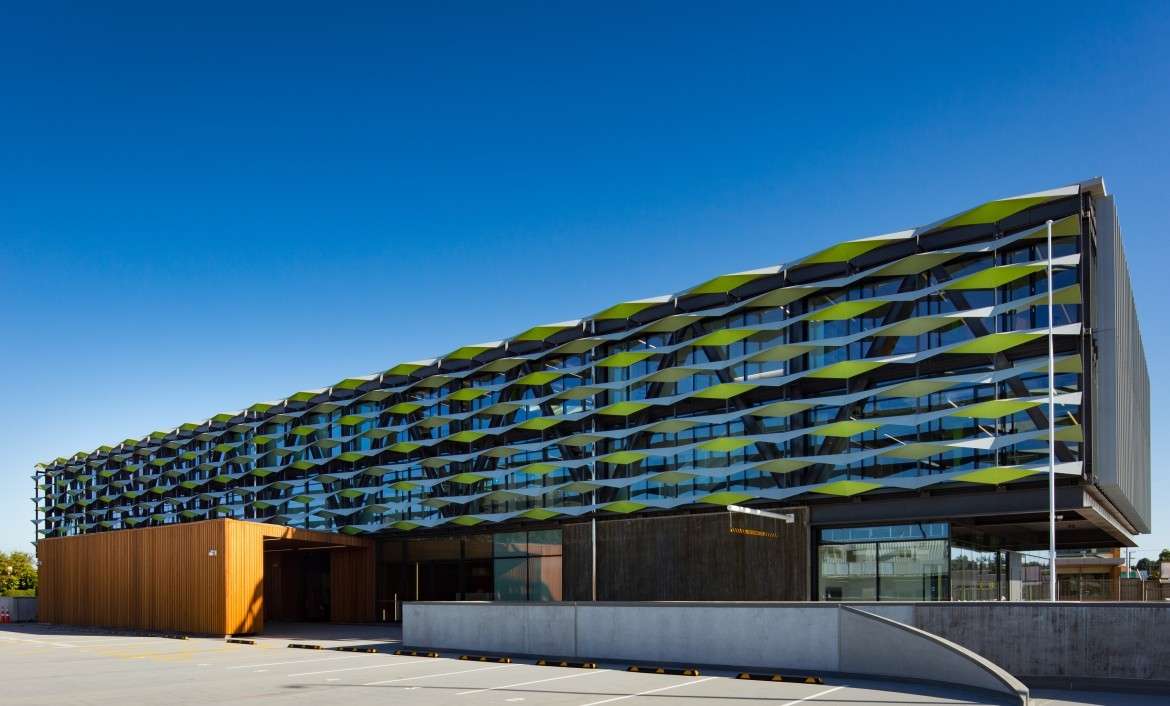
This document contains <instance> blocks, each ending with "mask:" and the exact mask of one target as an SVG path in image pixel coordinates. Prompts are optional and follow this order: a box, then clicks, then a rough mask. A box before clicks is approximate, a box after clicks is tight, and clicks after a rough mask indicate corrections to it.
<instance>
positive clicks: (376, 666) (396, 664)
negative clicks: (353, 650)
mask: <svg viewBox="0 0 1170 706" xmlns="http://www.w3.org/2000/svg"><path fill="white" fill-rule="evenodd" d="M418 662H430V660H429V659H412V660H410V661H409V662H386V663H385V664H367V665H365V666H364V667H342V668H341V669H321V670H319V671H316V672H297V673H296V674H288V675H286V676H290V677H310V676H313V675H314V674H332V673H334V672H354V671H357V670H359V669H389V668H390V667H404V666H406V665H408V664H416V663H418Z"/></svg>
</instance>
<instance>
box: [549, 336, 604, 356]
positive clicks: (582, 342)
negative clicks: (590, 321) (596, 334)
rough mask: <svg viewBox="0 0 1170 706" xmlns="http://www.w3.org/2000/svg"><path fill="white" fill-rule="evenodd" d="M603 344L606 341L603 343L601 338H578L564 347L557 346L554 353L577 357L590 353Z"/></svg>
mask: <svg viewBox="0 0 1170 706" xmlns="http://www.w3.org/2000/svg"><path fill="white" fill-rule="evenodd" d="M602 343H605V341H602V340H601V339H599V338H578V339H576V340H573V341H569V342H568V343H566V344H565V345H563V346H557V347H556V348H555V349H553V353H556V354H561V355H564V354H573V355H577V354H580V353H588V352H589V351H591V350H593V349H594V348H596V347H598V346H600V345H601V344H602Z"/></svg>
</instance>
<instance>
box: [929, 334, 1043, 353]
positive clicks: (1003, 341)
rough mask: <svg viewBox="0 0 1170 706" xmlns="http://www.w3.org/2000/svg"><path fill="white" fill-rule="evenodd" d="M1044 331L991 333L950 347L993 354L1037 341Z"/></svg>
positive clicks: (960, 351) (969, 351) (961, 350)
mask: <svg viewBox="0 0 1170 706" xmlns="http://www.w3.org/2000/svg"><path fill="white" fill-rule="evenodd" d="M1043 335H1044V334H1042V333H990V334H987V335H986V336H980V337H979V338H976V339H974V340H972V341H967V342H966V343H960V344H959V345H957V346H955V347H954V348H951V349H950V351H949V352H950V353H971V354H983V355H987V354H992V355H994V354H995V353H1002V352H1003V351H1006V350H1007V349H1009V348H1015V347H1016V346H1019V345H1023V344H1025V343H1028V342H1029V341H1035V340H1036V339H1037V338H1040V337H1041V336H1043Z"/></svg>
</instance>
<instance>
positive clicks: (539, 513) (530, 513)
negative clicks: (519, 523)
mask: <svg viewBox="0 0 1170 706" xmlns="http://www.w3.org/2000/svg"><path fill="white" fill-rule="evenodd" d="M559 514H561V513H559V512H553V511H552V510H546V509H545V508H543V507H534V508H532V509H531V510H525V511H524V512H522V513H520V514H519V515H518V517H526V518H528V519H529V520H548V519H552V518H553V517H556V516H557V515H559Z"/></svg>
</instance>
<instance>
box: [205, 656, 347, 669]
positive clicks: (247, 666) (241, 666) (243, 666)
mask: <svg viewBox="0 0 1170 706" xmlns="http://www.w3.org/2000/svg"><path fill="white" fill-rule="evenodd" d="M349 658H350V655H345V656H343V657H318V658H316V659H294V660H289V661H287V662H262V663H260V664H237V665H236V666H234V667H225V669H252V668H253V667H279V666H282V665H285V664H302V663H304V662H332V661H333V660H335V659H349Z"/></svg>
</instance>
